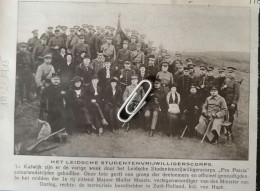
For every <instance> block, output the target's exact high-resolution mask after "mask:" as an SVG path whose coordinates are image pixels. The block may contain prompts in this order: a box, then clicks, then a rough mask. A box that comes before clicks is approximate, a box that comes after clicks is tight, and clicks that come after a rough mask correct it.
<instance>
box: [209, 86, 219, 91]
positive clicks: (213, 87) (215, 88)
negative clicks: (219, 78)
mask: <svg viewBox="0 0 260 191" xmlns="http://www.w3.org/2000/svg"><path fill="white" fill-rule="evenodd" d="M211 90H218V88H217V87H216V86H212V87H211V88H210V91H211Z"/></svg>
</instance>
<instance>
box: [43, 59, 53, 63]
mask: <svg viewBox="0 0 260 191" xmlns="http://www.w3.org/2000/svg"><path fill="white" fill-rule="evenodd" d="M51 61H52V58H50V57H47V58H44V62H45V63H46V64H50V63H51Z"/></svg>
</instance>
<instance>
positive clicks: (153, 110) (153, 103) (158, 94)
mask: <svg viewBox="0 0 260 191" xmlns="http://www.w3.org/2000/svg"><path fill="white" fill-rule="evenodd" d="M160 86H161V80H160V79H156V80H155V82H154V87H153V89H152V91H151V93H150V95H149V98H148V100H147V104H146V105H145V112H144V117H145V131H147V130H148V129H150V135H149V136H150V137H152V136H153V133H154V130H155V128H156V125H157V121H158V116H159V113H160V111H161V103H162V102H163V99H164V97H163V92H162V91H161V89H160ZM151 117H152V120H151Z"/></svg>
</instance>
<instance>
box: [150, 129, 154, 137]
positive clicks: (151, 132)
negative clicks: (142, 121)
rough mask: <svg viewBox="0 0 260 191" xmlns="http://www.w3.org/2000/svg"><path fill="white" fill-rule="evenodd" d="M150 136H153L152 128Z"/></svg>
mask: <svg viewBox="0 0 260 191" xmlns="http://www.w3.org/2000/svg"><path fill="white" fill-rule="evenodd" d="M149 137H153V130H152V129H151V131H150V135H149Z"/></svg>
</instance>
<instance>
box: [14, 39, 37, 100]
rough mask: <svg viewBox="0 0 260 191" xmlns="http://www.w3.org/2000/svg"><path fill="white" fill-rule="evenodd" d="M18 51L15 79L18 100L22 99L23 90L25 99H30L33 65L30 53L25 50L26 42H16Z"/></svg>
mask: <svg viewBox="0 0 260 191" xmlns="http://www.w3.org/2000/svg"><path fill="white" fill-rule="evenodd" d="M18 46H19V51H18V52H17V54H16V79H17V81H16V82H17V86H18V91H19V96H20V101H21V102H23V100H24V90H25V93H26V99H27V100H28V101H31V97H30V93H31V87H32V82H33V71H34V65H33V61H32V55H31V53H30V52H28V51H27V43H25V42H21V43H19V44H18Z"/></svg>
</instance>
